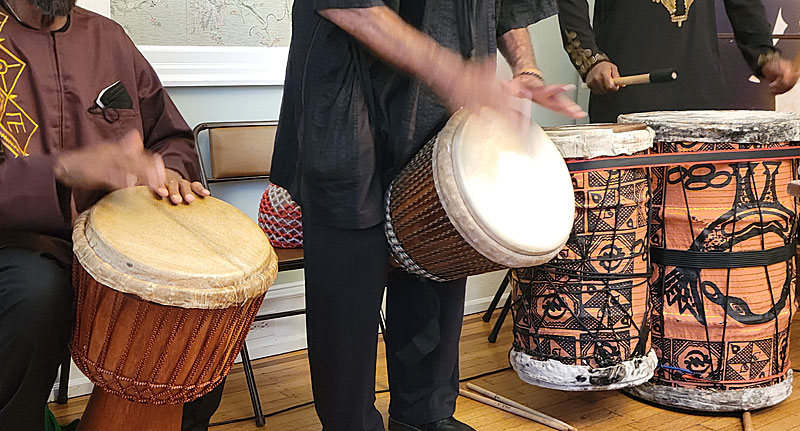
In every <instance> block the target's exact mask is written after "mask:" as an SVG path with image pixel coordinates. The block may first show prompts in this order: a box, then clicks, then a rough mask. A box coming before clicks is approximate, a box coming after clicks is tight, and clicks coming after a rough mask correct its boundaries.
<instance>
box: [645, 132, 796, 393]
mask: <svg viewBox="0 0 800 431" xmlns="http://www.w3.org/2000/svg"><path fill="white" fill-rule="evenodd" d="M786 145H787V144H786V143H782V144H763V145H757V144H730V143H693V142H667V143H659V144H657V145H656V151H657V152H661V153H680V152H695V151H713V150H736V149H750V148H765V147H776V146H778V147H781V146H786ZM795 167H796V162H794V161H792V160H751V161H747V162H737V163H702V164H695V165H676V166H668V167H662V168H653V169H652V181H653V211H652V214H653V217H652V237H651V241H652V245H653V248H654V251H653V256H654V259H655V256H656V251H658V250H656V249H667V250H678V251H685V250H688V251H689V252H697V253H704V254H712V253H713V254H712V255H711V256H712V257H714V258H719V259H722V258H723V257H726V256H729V255H731V253H734V254H736V252H751V253H753V252H755V253H763V251H764V250H766V251H770V250H778V249H781V248H788V249H791V250H790V251H791V252H792V254H793V251H794V244H795V243H796V241H797V238H796V235H797V226H796V214H797V208H796V203H795V199H794V198H792V197H791V196H789V195H788V194H787V192H786V187H787V183H788V182H789V181H791V180H792V179H793V178H794V177H795V174H794V172H795ZM693 256H699V255H693ZM794 261H795V259H794V258H793V257H789V258H786V259H784V260H783V261H780V262H778V263H771V264H767V265H761V266H759V265H738V266H737V265H730V264H728V266H729V267H725V266H724V264H722V263H721V264H720V265H721V266H722V267H714V268H708V267H707V266H708V265H706V267H704V268H695V267H691V265H692V264H693V262H692V261H687V262H685V263H684V264H677V263H675V264H674V265H677V266H671V265H668V264H661V263H659V262H655V264H654V265H653V267H654V274H653V282H652V288H651V295H650V296H651V302H652V339H653V348H654V349H655V351H656V354H657V355H658V359H659V364H660V367H659V368H658V369H657V370H656V374H655V376H654V377H653V380H651V382H652V383H654V384H657V385H663V386H672V387H682V388H693V389H721V390H730V389H743V388H756V387H765V386H771V385H775V384H777V383H779V382H781V381H783V380H784V378H785V377H786V373H787V371H788V368H789V358H788V350H789V325H790V322H791V319H792V316H793V314H794V311H795V306H794V287H795V273H796V272H795V266H794V265H795V263H794ZM696 266H702V265H701V264H697V265H696ZM711 266H713V265H711ZM730 266H733V267H730Z"/></svg>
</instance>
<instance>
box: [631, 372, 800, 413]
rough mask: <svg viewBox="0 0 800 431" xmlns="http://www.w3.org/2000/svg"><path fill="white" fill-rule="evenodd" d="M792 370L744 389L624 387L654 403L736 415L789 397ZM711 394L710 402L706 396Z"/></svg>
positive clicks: (655, 385) (777, 402)
mask: <svg viewBox="0 0 800 431" xmlns="http://www.w3.org/2000/svg"><path fill="white" fill-rule="evenodd" d="M792 381H793V376H792V370H791V369H789V370H788V371H787V372H786V378H784V379H783V381H781V382H780V383H778V384H775V385H772V386H765V387H760V388H744V389H730V390H719V389H691V388H684V387H674V386H663V385H657V384H653V383H645V384H643V385H640V386H636V387H630V388H625V389H624V391H625V392H627V393H629V394H631V395H633V396H634V397H637V398H641V399H643V400H646V401H649V402H652V403H654V404H658V405H662V406H667V407H674V408H680V409H687V410H697V411H704V412H737V411H749V410H758V409H763V408H766V407H772V406H774V405H777V404H780V403H781V402H783V401H784V400H785V399H787V398H789V396H790V395H792ZM709 394H714V399H710V398H709V397H708V395H709Z"/></svg>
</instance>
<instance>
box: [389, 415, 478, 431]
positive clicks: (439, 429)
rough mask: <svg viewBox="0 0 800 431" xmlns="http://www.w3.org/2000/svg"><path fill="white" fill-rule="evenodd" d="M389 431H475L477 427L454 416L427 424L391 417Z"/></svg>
mask: <svg viewBox="0 0 800 431" xmlns="http://www.w3.org/2000/svg"><path fill="white" fill-rule="evenodd" d="M389 431H475V428H472V427H471V426H469V425H467V424H465V423H463V422H459V421H457V420H456V419H455V418H454V417H452V416H450V417H449V418H447V419H442V420H438V421H436V422H431V423H429V424H425V425H409V424H404V423H402V422H399V421H396V420H394V419H392V418H389Z"/></svg>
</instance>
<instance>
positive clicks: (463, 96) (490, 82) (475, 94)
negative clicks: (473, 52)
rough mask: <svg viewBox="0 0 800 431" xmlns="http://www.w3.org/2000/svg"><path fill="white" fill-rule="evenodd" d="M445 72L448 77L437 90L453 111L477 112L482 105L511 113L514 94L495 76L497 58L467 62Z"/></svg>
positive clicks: (435, 89) (445, 76) (443, 78)
mask: <svg viewBox="0 0 800 431" xmlns="http://www.w3.org/2000/svg"><path fill="white" fill-rule="evenodd" d="M442 74H443V75H444V76H442V77H440V79H439V80H438V81H440V82H441V87H440V88H434V91H435V92H436V93H437V94H438V95H439V96H440V97H441V98H442V100H444V102H445V104H446V105H447V106H448V107H449V108H450V110H451V111H453V112H455V111H457V110H459V109H461V108H467V109H470V110H472V111H475V112H477V111H479V110H480V108H482V107H490V108H493V109H495V110H497V111H499V112H501V113H507V112H508V110H509V109H511V108H510V106H511V103H510V102H511V101H510V99H511V95H510V94H508V92H507V91H506V89H505V88H504V87H503V84H501V82H500V80H498V79H497V77H496V76H495V75H496V66H495V60H494V58H490V59H487V60H482V61H474V60H468V61H464V62H463V63H461V64H460V65H458V66H455V65H454V66H452V67H448V68H446V69H444V70H442Z"/></svg>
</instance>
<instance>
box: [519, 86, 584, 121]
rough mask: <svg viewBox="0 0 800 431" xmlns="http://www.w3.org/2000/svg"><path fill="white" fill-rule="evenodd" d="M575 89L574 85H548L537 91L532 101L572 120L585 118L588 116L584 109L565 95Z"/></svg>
mask: <svg viewBox="0 0 800 431" xmlns="http://www.w3.org/2000/svg"><path fill="white" fill-rule="evenodd" d="M574 89H575V86H574V85H546V86H543V87H540V88H538V89H535V90H534V91H533V93H534V95H533V97H532V98H531V100H533V101H534V102H536V103H537V104H539V105H541V106H543V107H545V108H547V109H550V110H551V111H555V112H558V113H560V114H563V115H566V116H568V117H570V118H583V117H585V116H586V113H585V112H583V109H581V107H580V106H578V104H576V103H575V102H574V101H572V99H570V98H569V97H566V95H565V94H564V93H566V92H567V91H571V90H574Z"/></svg>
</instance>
